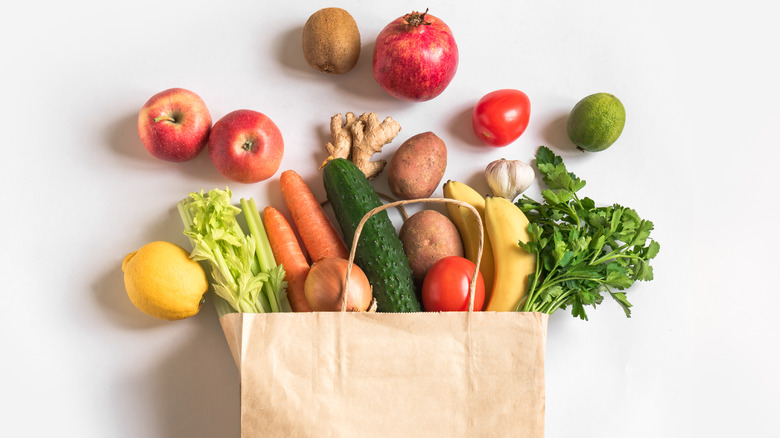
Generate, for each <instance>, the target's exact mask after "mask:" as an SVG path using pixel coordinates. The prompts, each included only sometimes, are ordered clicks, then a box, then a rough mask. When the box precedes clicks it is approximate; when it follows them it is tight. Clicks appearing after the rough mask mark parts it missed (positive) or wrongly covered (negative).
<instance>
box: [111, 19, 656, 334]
mask: <svg viewBox="0 0 780 438" xmlns="http://www.w3.org/2000/svg"><path fill="white" fill-rule="evenodd" d="M302 52H303V57H304V58H305V60H306V62H307V63H308V64H309V65H310V66H311V67H312V68H314V69H316V70H318V71H321V72H323V73H327V74H345V73H347V72H349V71H350V70H351V69H352V67H353V66H354V65H355V63H356V62H357V59H358V57H359V55H360V34H359V31H358V28H357V24H356V22H355V20H354V19H353V18H352V16H351V15H349V14H348V13H347V12H346V11H344V10H343V9H339V8H326V9H322V10H320V11H317V12H315V13H314V14H312V16H311V17H310V18H309V20H308V21H307V22H306V24H305V25H304V28H303V47H302ZM373 56H374V62H373V67H374V77H375V79H376V81H377V82H378V84H380V85H381V86H382V88H383V89H385V90H386V91H387V92H388V93H389V94H390V95H392V96H395V97H397V98H400V99H404V100H410V101H424V100H429V99H433V98H435V97H436V96H438V95H439V94H441V93H442V92H443V91H444V90H445V89H446V88H447V86H448V84H449V83H450V81H451V80H452V78H453V77H454V75H455V73H456V71H457V64H458V52H457V45H456V43H455V39H454V37H453V33H452V31H451V29H450V28H449V27H448V26H447V25H446V24H445V23H444V22H443V21H442V20H441V19H439V18H437V17H435V16H433V15H430V14H428V13H427V11H426V12H425V13H418V12H413V13H411V14H407V15H404V16H402V17H399V18H398V19H396V20H393V21H392V22H391V23H390V24H388V25H387V27H385V28H384V29H383V30H382V31H381V32H380V34H379V35H378V37H377V41H376V46H375V50H374V53H373ZM530 115H531V105H530V99H529V97H528V96H527V95H526V94H525V93H523V92H522V91H520V90H513V89H502V90H496V91H494V92H491V93H488V94H487V95H485V96H484V97H483V98H482V99H480V100H479V102H478V103H477V105H476V106H475V108H474V110H473V117H472V120H473V129H474V135H475V136H476V137H477V138H479V139H480V140H481V141H482V142H484V143H485V144H486V145H487V146H492V147H502V146H506V145H508V144H511V143H513V142H514V141H516V140H517V139H518V138H519V137H520V136H521V135H522V134H523V132H524V131H525V130H526V128H527V127H528V125H529V121H530ZM624 124H625V109H624V107H623V105H622V103H621V102H620V101H619V100H618V99H617V98H616V97H615V96H613V95H611V94H607V93H598V94H596V95H591V96H587V97H585V98H583V99H582V100H581V101H579V102H578V103H577V104H576V105H575V106H574V107H573V109H572V112H571V115H570V118H569V122H568V124H567V135H568V136H569V138H570V139H571V140H572V142H573V143H574V144H575V145H576V146H577V147H578V148H580V149H581V150H582V151H583V152H586V151H587V152H588V153H593V152H598V151H603V150H605V149H607V148H608V147H610V146H611V145H612V144H614V143H615V142H616V140H617V139H618V137H619V136H620V134H621V133H622V130H623V127H624ZM138 128H139V135H140V137H141V140H142V142H143V143H144V145H145V146H146V148H147V149H148V150H149V152H150V153H151V154H152V155H154V156H155V157H158V158H160V159H164V160H168V161H179V162H181V161H187V160H191V159H193V158H194V157H195V156H197V155H198V154H199V153H200V151H201V150H203V149H206V148H208V151H209V157H210V159H211V161H212V162H213V163H214V165H215V167H216V168H217V169H218V170H219V171H220V172H221V173H222V174H223V175H224V176H225V177H226V178H227V179H229V180H231V181H235V182H239V183H243V184H253V183H259V182H261V181H266V180H269V179H271V178H273V177H274V175H276V174H277V171H278V170H279V167H280V164H281V161H282V156H283V154H284V142H283V140H282V133H281V132H280V130H279V128H278V127H277V126H276V125H275V124H274V123H273V121H271V120H270V119H269V118H268V117H267V116H265V115H264V114H262V113H260V112H257V111H253V110H237V111H233V112H231V113H229V114H227V115H225V116H224V117H222V118H221V119H220V120H218V121H217V122H216V123H214V124H213V126H212V124H211V116H210V114H209V112H208V109H207V107H206V104H205V103H204V102H203V100H202V99H200V97H198V96H197V95H196V94H195V93H193V92H191V91H189V90H184V89H180V88H175V89H170V90H165V91H163V92H161V93H158V94H156V95H154V96H153V97H152V98H150V99H149V101H148V102H147V103H146V104H145V105H144V106H143V108H142V109H141V111H140V113H139V118H138ZM400 130H401V126H400V124H399V123H398V122H397V121H396V120H394V119H393V118H392V117H385V118H384V119H382V120H380V118H379V117H378V116H377V114H375V113H373V112H368V113H364V114H361V115H360V116H357V115H356V114H354V113H351V112H346V113H344V116H342V114H341V113H339V114H335V115H333V117H332V118H331V119H330V131H331V137H330V139H329V141H327V142H325V144H324V147H323V151H322V153H323V160H322V161H321V162H317V163H312V164H314V165H319V167H320V171H321V174H322V179H321V183H322V187H323V188H324V191H325V193H326V195H327V199H326V200H320V199H316V197H315V195H314V192H315V191H316V190H312V187H311V186H309V185H308V184H307V183H306V182H305V181H304V180H303V178H302V177H301V176H300V175H299V174H298V173H297V172H296V171H295V170H293V169H286V170H284V171H283V172H281V174H280V175H279V180H278V181H279V187H280V190H281V195H282V198H283V200H284V206H271V205H268V206H264V207H263V209H262V211H261V210H260V209H259V208H258V206H257V205H256V203H255V201H254V200H253V199H251V198H250V199H240V200H239V201H238V203H237V204H236V203H235V202H234V200H233V199H232V192H231V191H230V190H229V189H227V188H226V189H220V188H212V189H210V190H207V191H204V190H203V189H201V190H200V191H198V192H193V193H190V194H188V195H187V196H186V197H184V196H183V199H182V200H181V202H179V203H178V205H177V207H178V211H179V213H180V216H181V219H182V223H183V230H184V234H185V235H186V236H188V238H189V239H190V242H191V244H192V249H191V251H189V252H187V251H185V250H183V249H181V248H173V249H172V248H171V245H172V244H167V245H165V244H163V245H161V244H160V242H154V245H152V244H149V245H146V246H144V247H143V248H142V249H141V250H139V251H137V252H133V253H131V254H129V255H128V256H127V257H126V259H125V262H124V263H123V270H124V272H125V284H126V288H127V291H128V294H129V296H130V297H131V299H132V301H133V303H134V304H135V305H136V306H137V307H138V308H139V309H140V310H142V311H144V312H145V313H148V314H150V315H152V316H155V317H158V318H163V319H181V318H186V317H189V316H192V315H194V314H195V313H197V310H198V306H199V305H200V303H202V301H203V300H202V297H203V296H204V294H205V293H206V290H207V289H210V290H211V291H213V293H212V294H210V295H211V296H212V301H213V302H214V303H215V306H216V308H217V311H218V314H219V315H220V316H222V315H224V314H226V313H230V312H249V313H265V312H310V311H341V310H347V311H357V312H365V311H376V312H419V311H464V310H467V309H468V306H469V299H470V296H469V293H470V292H469V291H470V285H471V284H472V281H473V282H474V283H473V284H474V292H473V293H474V296H473V298H474V300H473V302H474V310H475V311H483V310H484V311H526V312H543V313H547V314H551V313H553V312H555V311H556V310H558V309H566V308H570V309H571V313H572V315H574V316H576V317H579V318H583V319H587V314H586V312H585V308H586V307H587V306H596V305H598V304H600V303H601V302H602V301H603V297H604V296H605V295H607V294H608V295H609V296H610V297H612V298H613V299H614V300H615V301H616V302H617V303H618V304H619V305H620V306H621V307H622V308H623V310H624V311H625V314H626V316H630V308H631V304H630V303H629V301H628V299H627V296H626V290H627V289H628V288H629V287H631V286H632V285H633V283H634V282H635V281H637V280H640V281H649V280H652V278H653V270H652V267H651V265H650V261H651V260H652V259H653V258H654V257H655V256H656V255H657V254H658V252H659V248H660V246H659V244H658V243H657V242H656V241H654V240H652V239H651V238H650V234H651V231H652V230H653V223H652V222H650V221H648V220H645V219H642V218H640V216H639V215H638V214H637V212H636V211H634V210H632V209H630V208H626V207H622V206H620V205H617V204H601V203H597V202H596V201H594V200H592V199H590V198H588V197H584V196H582V195H580V192H581V190H582V189H583V188H584V186H585V181H584V180H583V179H580V178H579V177H577V176H576V175H575V174H574V173H572V172H571V171H569V169H567V167H566V165H565V164H564V163H563V160H562V158H561V157H560V156H558V155H556V154H555V153H554V152H553V151H552V150H551V149H549V148H547V147H545V146H540V147H539V148H538V149H537V151H536V160H535V163H534V166H532V165H530V164H527V163H523V162H522V161H520V160H512V159H501V160H496V161H493V162H490V163H488V164H487V165H485V166H484V175H485V179H486V183H487V185H488V187H490V189H491V191H492V193H491V194H490V195H488V196H483V195H482V194H480V193H479V192H477V191H476V190H475V189H473V188H472V187H470V186H468V185H467V184H465V183H463V182H460V181H457V180H447V181H446V182H444V183H443V184H442V181H443V180H444V176H445V173H446V169H447V155H448V152H449V151H448V147H447V145H446V143H445V141H444V140H443V139H442V138H440V137H439V136H438V135H436V134H435V133H434V132H430V131H428V132H422V133H418V134H416V135H413V136H410V137H409V138H407V139H406V140H405V141H403V142H402V143H401V144H400V146H398V147H397V148H395V150H394V151H393V153H392V158H391V159H390V160H389V162H387V161H386V160H382V159H375V158H374V156H375V155H376V154H377V153H379V152H381V151H382V148H383V147H384V146H386V145H388V144H391V143H393V142H394V141H395V139H396V138H397V136H398V134H399V132H400ZM385 170H387V174H386V176H387V181H388V185H389V188H390V190H391V192H392V193H391V195H380V194H379V193H377V191H376V190H375V189H374V186H373V179H374V178H376V177H377V176H378V175H380V174H381V173H382V172H384V171H385ZM537 171H538V172H539V174H540V175H541V177H542V181H543V182H544V184H545V185H546V186H547V187H546V189H544V190H543V191H542V192H541V199H540V200H535V199H532V198H530V197H528V196H527V195H523V192H525V191H526V190H527V189H528V188H529V187H530V185H531V184H532V183H533V182H534V181H535V179H536V172H537ZM439 187H441V188H442V193H443V196H444V197H445V198H449V199H453V200H456V201H459V202H461V203H462V204H460V205H458V204H457V203H448V204H446V207H445V209H444V211H445V212H446V214H442V213H441V212H439V211H437V210H435V209H433V208H427V207H426V208H423V209H422V210H421V211H419V212H417V213H415V214H414V215H412V216H410V217H408V218H405V221H404V223H403V225H402V226H401V227H400V229H396V226H395V225H394V224H393V222H392V221H391V220H390V217H389V215H388V214H387V212H386V211H380V212H378V213H376V214H374V215H373V216H372V217H371V218H370V219H368V220H367V221H366V222H365V225H364V226H363V228H362V231H361V234H360V236H359V238H358V239H357V241H355V237H356V230H357V227H358V224H359V223H360V222H361V220H363V219H364V217H365V216H366V214H367V213H369V212H371V211H372V210H373V209H375V208H377V207H380V206H382V205H383V202H385V201H386V200H387V199H390V200H396V199H397V200H421V202H423V203H424V202H425V200H426V199H429V198H430V197H431V196H433V194H434V193H435V192H436V189H437V188H439ZM383 199H384V200H383ZM428 202H430V201H428ZM466 204H468V205H470V206H471V207H473V208H474V209H475V210H476V212H477V213H478V215H479V218H478V217H477V216H475V215H474V214H473V213H472V211H471V210H470V209H468V208H466V207H464V205H466ZM423 205H424V204H423ZM604 205H606V206H604ZM326 209H331V211H332V213H333V217H335V219H336V220H335V223H333V222H331V219H330V217H331V216H329V214H328V212H327V211H326ZM285 210H286V212H285ZM286 213H289V214H286ZM480 242H481V246H480ZM163 243H164V242H163ZM173 246H174V247H175V245H173ZM353 247H354V264H352V265H351V269H350V268H349V263H348V258H349V256H350V248H353ZM480 248H481V256H480ZM182 252H184V254H187V253H189V257H182V256H181V254H182ZM196 262H197V263H196ZM348 269H349V275H347V272H348ZM475 274H476V278H474V275H475ZM182 278H186V279H187V280H186V281H182ZM347 278H348V279H349V284H348V287H347V284H346V283H345V282H346V280H347ZM153 279H156V280H153ZM205 279H207V283H206V280H205ZM207 284H208V285H210V288H209V287H206V285H207ZM345 293H346V294H347V295H348V296H347V297H346V299H345V298H344V295H345ZM344 303H346V306H344ZM193 306H194V309H193Z"/></svg>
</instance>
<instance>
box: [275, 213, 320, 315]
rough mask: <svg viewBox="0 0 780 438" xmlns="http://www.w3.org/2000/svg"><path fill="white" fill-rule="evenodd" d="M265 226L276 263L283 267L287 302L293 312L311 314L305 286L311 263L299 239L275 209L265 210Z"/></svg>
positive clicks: (285, 219)
mask: <svg viewBox="0 0 780 438" xmlns="http://www.w3.org/2000/svg"><path fill="white" fill-rule="evenodd" d="M263 225H264V226H265V232H266V234H267V235H268V241H269V242H270V243H271V251H272V252H273V253H274V258H275V259H276V263H279V264H281V265H282V267H283V268H284V271H285V277H284V279H285V280H287V300H288V301H289V302H290V307H291V308H292V310H293V312H311V307H310V306H309V303H308V302H307V301H306V294H305V293H304V289H303V285H304V283H305V282H306V276H307V275H308V274H309V262H308V261H306V256H304V255H303V251H302V250H301V247H300V245H299V244H298V238H297V237H296V236H295V232H294V231H293V229H292V227H291V226H290V223H289V222H288V221H287V218H285V217H284V215H282V213H281V212H280V211H279V210H277V209H275V208H274V207H271V206H268V207H265V209H263Z"/></svg>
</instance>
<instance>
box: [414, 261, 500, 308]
mask: <svg viewBox="0 0 780 438" xmlns="http://www.w3.org/2000/svg"><path fill="white" fill-rule="evenodd" d="M474 268H475V265H474V263H473V262H471V261H470V260H468V259H466V258H463V257H459V256H448V257H444V258H443V259H441V260H439V261H438V262H436V263H434V265H433V266H431V269H429V270H428V272H427V273H426V274H425V279H424V280H423V286H422V302H423V307H424V308H425V310H427V311H430V312H449V311H466V310H468V309H469V284H470V282H471V277H472V276H473V275H474ZM484 303H485V281H484V280H483V279H482V274H479V273H478V276H477V287H476V290H475V291H474V310H482V305H483V304H484Z"/></svg>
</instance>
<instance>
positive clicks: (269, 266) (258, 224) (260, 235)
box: [241, 198, 284, 312]
mask: <svg viewBox="0 0 780 438" xmlns="http://www.w3.org/2000/svg"><path fill="white" fill-rule="evenodd" d="M241 210H242V211H243V213H244V218H245V219H246V224H247V227H248V228H249V235H250V236H251V238H252V239H254V241H255V254H256V256H257V262H258V264H259V265H260V271H261V272H265V273H268V274H269V275H271V276H272V277H273V275H274V274H272V271H273V270H274V269H275V268H277V264H276V259H275V258H274V253H273V251H272V250H271V243H270V242H269V241H268V234H267V233H266V232H265V226H264V225H263V220H262V218H260V211H259V210H258V208H257V204H256V203H255V200H254V199H253V198H249V200H246V199H243V198H242V199H241ZM276 275H278V274H276ZM281 276H282V279H283V278H284V274H283V273H282V274H281ZM279 289H280V288H278V287H274V286H273V285H272V284H271V282H267V283H266V284H265V285H263V292H265V295H266V298H267V299H268V302H269V304H270V306H271V309H272V311H273V312H279V311H281V309H282V307H283V305H282V296H281V294H280V293H278V290H279Z"/></svg>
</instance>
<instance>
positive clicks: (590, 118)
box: [566, 93, 626, 152]
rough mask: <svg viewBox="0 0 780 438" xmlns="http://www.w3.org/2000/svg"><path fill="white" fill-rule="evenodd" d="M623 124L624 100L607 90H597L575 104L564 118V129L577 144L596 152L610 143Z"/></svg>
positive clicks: (624, 116)
mask: <svg viewBox="0 0 780 438" xmlns="http://www.w3.org/2000/svg"><path fill="white" fill-rule="evenodd" d="M625 124H626V109H625V108H624V107H623V103H622V102H620V100H619V99H618V98H617V97H615V96H613V95H611V94H609V93H596V94H591V95H590V96H587V97H585V98H583V99H582V100H580V101H579V102H577V104H576V105H574V108H572V110H571V113H569V120H567V122H566V133H567V134H568V135H569V139H570V140H571V141H572V142H573V143H574V144H575V145H577V147H578V148H580V149H582V150H586V151H590V152H597V151H603V150H604V149H606V148H608V147H610V146H612V143H614V142H615V141H616V140H617V139H618V137H620V134H621V133H622V132H623V127H624V126H625Z"/></svg>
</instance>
